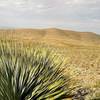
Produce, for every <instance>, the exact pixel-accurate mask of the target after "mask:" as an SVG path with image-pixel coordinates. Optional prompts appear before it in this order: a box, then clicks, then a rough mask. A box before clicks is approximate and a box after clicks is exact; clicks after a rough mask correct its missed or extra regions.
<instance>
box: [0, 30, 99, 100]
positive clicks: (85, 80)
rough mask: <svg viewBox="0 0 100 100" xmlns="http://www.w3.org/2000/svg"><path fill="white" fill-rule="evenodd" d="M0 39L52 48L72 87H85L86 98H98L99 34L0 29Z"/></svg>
mask: <svg viewBox="0 0 100 100" xmlns="http://www.w3.org/2000/svg"><path fill="white" fill-rule="evenodd" d="M0 40H7V41H13V42H17V43H24V45H26V46H33V47H44V48H48V49H49V50H53V51H54V52H56V54H57V55H58V56H59V57H60V58H61V59H64V63H65V66H64V68H65V70H64V74H65V75H66V76H67V75H70V78H71V79H70V81H71V83H70V84H71V85H72V87H74V86H78V87H83V88H89V89H90V91H92V92H91V93H90V94H89V95H88V96H87V97H86V100H92V99H94V98H96V99H94V100H97V98H99V99H98V100H100V35H97V34H95V33H92V32H78V31H71V30H62V29H56V28H48V29H0Z"/></svg>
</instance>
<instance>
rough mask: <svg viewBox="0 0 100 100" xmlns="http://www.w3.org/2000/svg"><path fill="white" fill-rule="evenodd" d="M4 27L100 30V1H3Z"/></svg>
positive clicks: (1, 22)
mask: <svg viewBox="0 0 100 100" xmlns="http://www.w3.org/2000/svg"><path fill="white" fill-rule="evenodd" d="M0 27H1V28H2V27H8V28H9V27H10V28H11V27H14V28H48V27H57V28H65V29H71V30H79V31H91V32H96V33H100V0H0Z"/></svg>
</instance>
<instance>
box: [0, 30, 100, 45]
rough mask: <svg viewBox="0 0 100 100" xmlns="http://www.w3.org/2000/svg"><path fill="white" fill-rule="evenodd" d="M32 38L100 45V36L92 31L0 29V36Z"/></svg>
mask: <svg viewBox="0 0 100 100" xmlns="http://www.w3.org/2000/svg"><path fill="white" fill-rule="evenodd" d="M2 36H3V37H5V38H9V37H10V38H11V37H12V38H13V39H18V40H19V39H20V40H29V41H30V40H32V41H38V42H45V43H47V44H53V45H56V46H57V45H60V46H66V45H84V46H93V45H100V36H99V35H97V34H95V33H92V32H76V31H71V30H61V29H56V28H48V29H12V30H11V29H6V30H4V29H1V30H0V37H1V38H2Z"/></svg>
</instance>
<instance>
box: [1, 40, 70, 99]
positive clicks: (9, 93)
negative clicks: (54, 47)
mask: <svg viewBox="0 0 100 100" xmlns="http://www.w3.org/2000/svg"><path fill="white" fill-rule="evenodd" d="M62 65H63V64H62V61H61V59H59V58H58V57H57V56H56V54H54V53H53V52H52V51H51V52H50V51H49V50H46V49H38V48H37V49H34V48H26V47H22V46H19V45H17V46H16V45H12V44H11V43H10V44H9V43H4V42H2V43H1V46H0V100H45V99H46V100H59V99H60V100H61V99H63V98H65V97H67V95H69V89H68V86H69V82H68V81H67V80H66V79H65V77H64V75H63V74H62V72H63V69H61V68H60V67H61V66H62Z"/></svg>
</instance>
